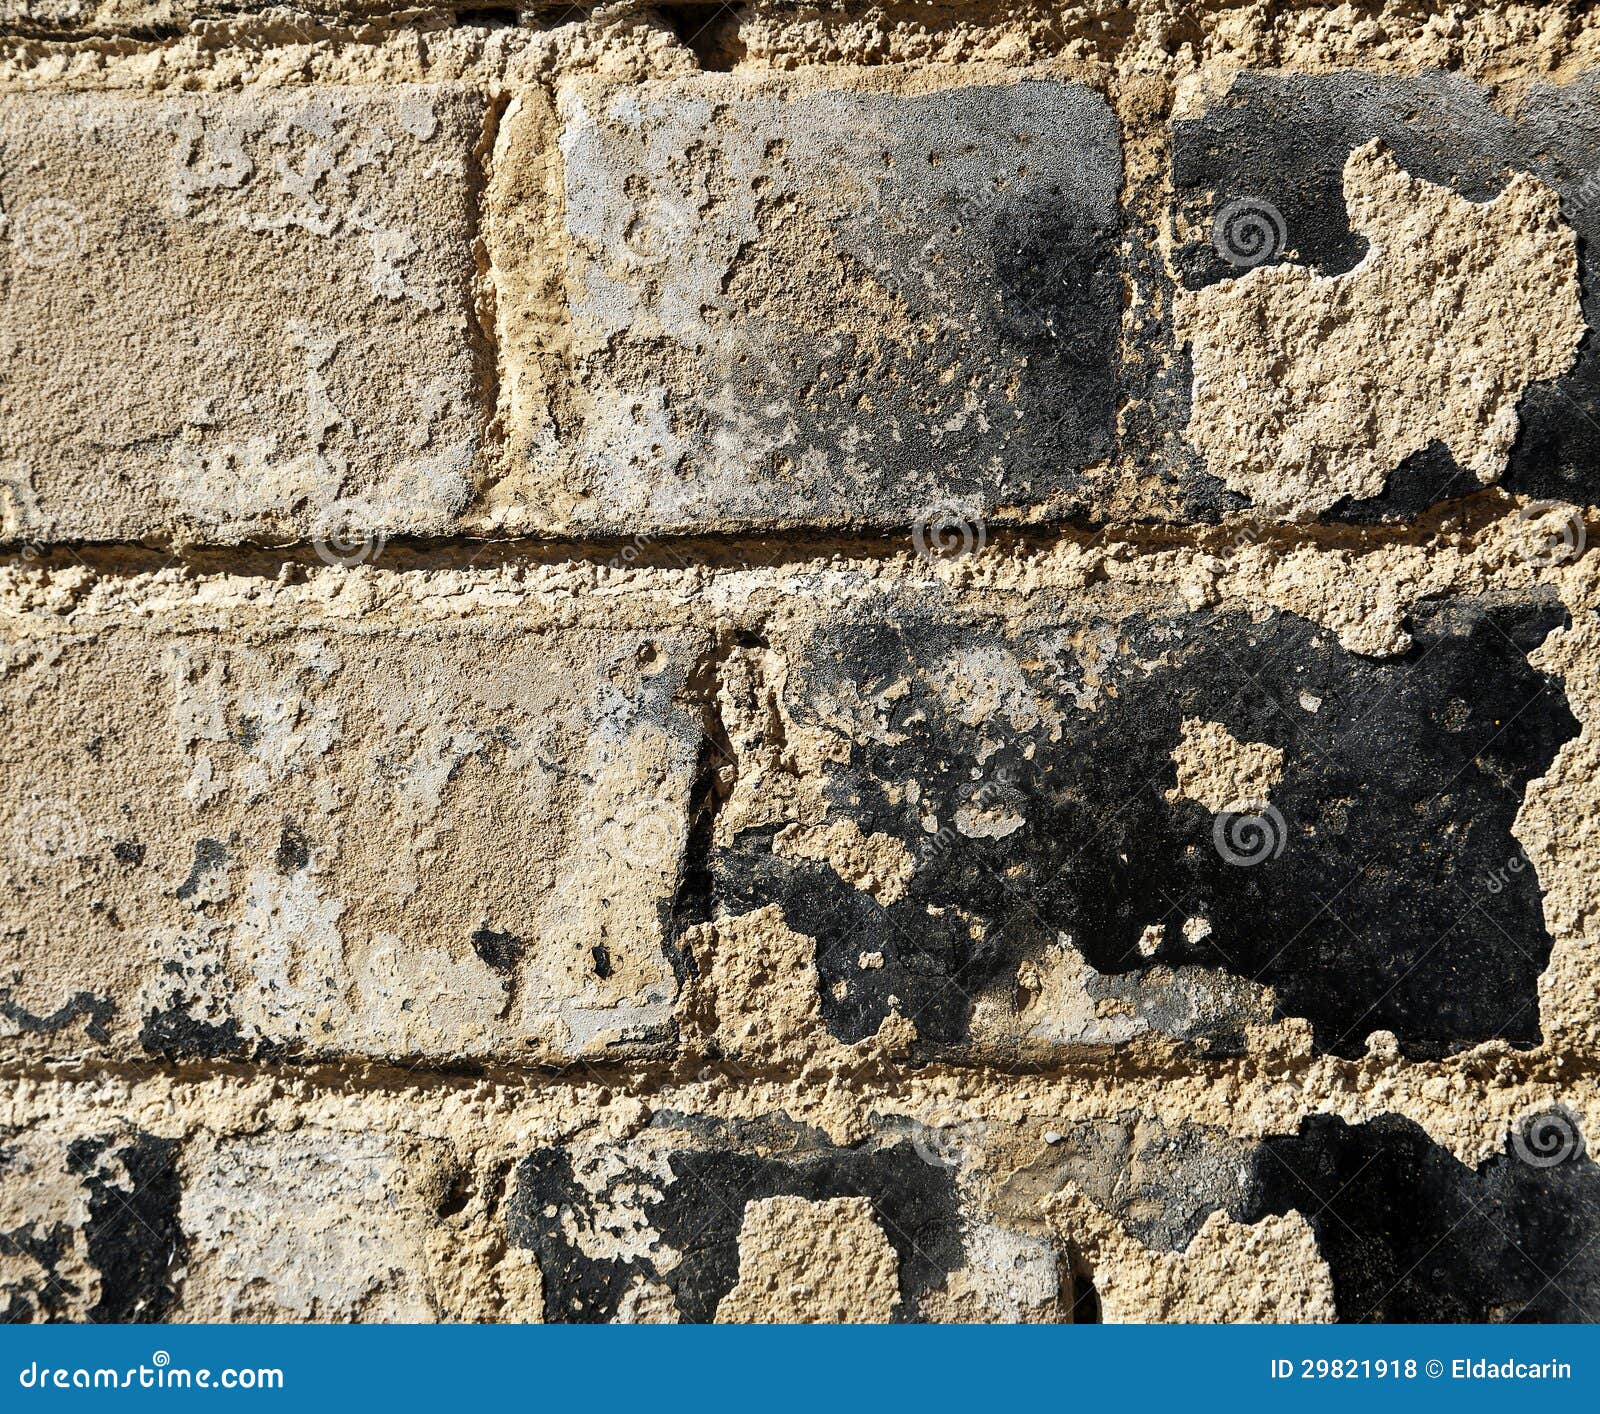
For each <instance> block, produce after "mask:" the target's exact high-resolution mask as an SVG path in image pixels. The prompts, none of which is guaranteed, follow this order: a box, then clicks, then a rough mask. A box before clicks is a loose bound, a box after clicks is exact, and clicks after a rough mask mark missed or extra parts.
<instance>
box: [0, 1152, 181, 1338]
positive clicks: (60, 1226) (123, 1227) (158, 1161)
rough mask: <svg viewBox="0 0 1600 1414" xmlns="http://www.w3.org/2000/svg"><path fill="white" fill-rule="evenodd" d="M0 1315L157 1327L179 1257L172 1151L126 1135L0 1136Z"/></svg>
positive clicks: (167, 1311) (170, 1305)
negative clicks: (0, 1144)
mask: <svg viewBox="0 0 1600 1414" xmlns="http://www.w3.org/2000/svg"><path fill="white" fill-rule="evenodd" d="M4 1139H5V1144H4V1150H3V1153H4V1161H3V1164H0V1309H3V1310H4V1312H5V1319H6V1321H7V1322H8V1323H14V1322H35V1321H40V1322H42V1321H50V1322H55V1321H63V1320H71V1321H92V1322H95V1323H97V1324H105V1323H122V1322H129V1321H141V1322H148V1321H161V1320H165V1319H166V1318H168V1317H169V1316H170V1315H172V1314H173V1311H174V1308H175V1303H176V1298H177V1284H178V1283H177V1276H176V1273H175V1271H174V1266H175V1265H176V1264H175V1263H174V1262H173V1258H174V1256H175V1255H176V1254H177V1253H178V1252H179V1251H180V1250H181V1248H182V1245H183V1239H182V1225H181V1221H180V1217H179V1212H178V1204H179V1201H180V1197H181V1184H180V1178H179V1173H178V1162H179V1156H180V1150H181V1147H182V1146H181V1145H180V1143H179V1142H178V1141H177V1140H174V1139H171V1138H164V1137H161V1136H158V1135H154V1134H149V1133H146V1132H145V1131H143V1130H141V1129H139V1128H137V1127H135V1126H131V1125H127V1124H116V1125H113V1126H111V1127H108V1128H106V1129H103V1130H100V1129H92V1130H79V1131H76V1132H74V1131H72V1130H71V1129H70V1126H69V1128H68V1132H65V1133H63V1132H62V1131H61V1130H60V1129H54V1130H52V1129H44V1130H38V1131H16V1132H4Z"/></svg>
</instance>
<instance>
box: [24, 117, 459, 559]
mask: <svg viewBox="0 0 1600 1414" xmlns="http://www.w3.org/2000/svg"><path fill="white" fill-rule="evenodd" d="M483 123H484V103H483V100H482V98H481V97H479V96H477V95H475V94H473V93H471V92H469V91H467V90H465V89H461V88H451V87H421V86H414V87H394V88H389V89H381V90H370V91H369V90H360V89H345V88H326V89H314V90H302V91H287V92H276V93H254V94H248V95H238V94H210V95H206V94H194V95H186V96H184V97H182V98H147V97H135V96H130V95H126V94H82V95H71V96H64V95H51V96H42V95H41V96H7V97H5V98H3V99H0V207H3V210H4V214H5V230H4V234H5V236H6V238H7V239H6V243H5V248H4V258H3V259H0V302H3V303H4V306H5V310H6V316H5V322H4V333H3V340H4V369H5V371H4V374H3V380H4V381H3V385H0V446H3V449H4V450H3V453H0V457H3V461H0V516H3V521H0V528H3V531H4V533H5V535H6V536H7V537H9V538H12V539H39V540H43V539H63V538H65V539H78V538H81V539H91V540H98V539H116V538H123V537H133V538H140V537H156V538H162V539H165V538H173V539H180V540H181V539H203V540H220V541H234V540H238V539H240V538H242V537H246V536H255V535H293V536H307V537H309V536H313V535H317V534H319V533H320V534H324V535H330V534H335V533H338V532H342V531H344V530H346V529H348V528H350V527H351V526H354V527H355V528H357V529H366V528H370V527H373V526H376V527H379V528H382V529H386V530H390V531H416V532H421V531H440V530H445V529H448V528H449V527H450V526H451V525H452V523H453V522H454V519H455V517H456V515H457V513H458V512H459V511H460V510H461V508H462V507H463V506H464V505H465V504H466V502H467V501H468V499H469V498H470V496H471V493H472V488H473V483H474V477H475V474H476V471H475V468H476V466H477V459H478V456H479V447H480V438H481V435H482V416H481V412H480V409H479V407H478V406H477V370H476V366H475V356H474V338H475V324H474V313H473V302H472V278H473V269H474V266H473V256H472V246H471V241H472V226H471V216H472V207H473V197H472V182H473V162H474V158H473V150H474V147H475V145H476V144H477V143H478V142H479V141H480V139H481V137H482V132H483Z"/></svg>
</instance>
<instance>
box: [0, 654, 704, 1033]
mask: <svg viewBox="0 0 1600 1414" xmlns="http://www.w3.org/2000/svg"><path fill="white" fill-rule="evenodd" d="M704 646H705V645H704V644H703V643H702V641H701V640H700V638H699V636H697V635H696V634H694V633H692V632H675V633H657V632H653V631H647V630H637V631H623V630H617V631H608V632H600V631H592V632H584V631H579V630H572V631H550V632H543V631H535V630H531V629H526V628H519V627H518V626H516V625H515V624H514V623H513V624H508V623H499V624H494V623H492V622H481V623H475V624H474V625H472V626H471V627H463V626H450V625H448V624H446V625H439V626H432V627H413V628H408V629H393V628H391V629H375V628H374V629H366V630H362V629H351V628H349V627H348V626H347V627H346V628H344V629H340V628H338V627H330V628H328V629H326V630H322V629H313V628H310V627H306V628H303V629H299V630H296V629H293V628H292V627H286V626H279V627H277V628H267V629H263V630H260V631H256V632H252V631H250V630H249V629H247V628H246V627H244V626H243V625H241V624H238V623H237V622H224V623H222V624H218V623H215V622H212V623H211V624H209V625H202V626H199V627H197V628H191V629H190V630H187V631H184V632H174V633H162V632H160V631H152V630H146V629H119V628H108V629H106V630H104V631H100V632H93V633H86V634H83V635H78V636H73V637H69V638H65V639H61V640H31V641H19V642H14V643H12V644H11V645H10V649H9V651H10V655H11V662H12V670H11V671H10V672H9V673H8V674H7V675H6V677H5V679H4V695H5V700H6V704H7V706H6V710H7V713H8V717H9V719H10V720H11V721H12V722H13V723H14V725H15V728H16V729H15V730H13V731H12V732H10V733H8V734H7V736H6V740H5V744H4V747H3V748H0V751H3V755H4V768H5V769H6V770H7V771H8V772H10V773H12V774H13V778H14V779H17V780H19V781H21V780H26V781H27V786H26V788H25V789H23V790H21V791H19V792H16V793H10V794H8V798H7V800H6V802H5V804H4V806H3V807H0V811H3V814H0V841H3V848H4V858H3V861H0V869H3V875H0V887H3V889H4V899H5V903H4V911H5V915H6V919H7V923H6V932H5V939H4V950H3V961H0V978H3V979H4V986H3V988H0V997H3V1000H0V1017H3V1022H0V1029H3V1033H4V1036H5V1038H6V1039H5V1041H4V1048H5V1050H6V1051H7V1052H8V1053H9V1054H10V1055H11V1056H12V1057H19V1056H26V1057H39V1056H53V1057H88V1056H98V1057H142V1058H153V1057H154V1058H161V1059H166V1060H180V1061H195V1060H199V1059H204V1058H216V1057H246V1056H257V1057H262V1058H269V1059H282V1058H286V1057H295V1056H305V1057H315V1056H356V1057H371V1058H377V1059H389V1060H411V1061H414V1060H419V1059H427V1060H429V1061H432V1062H435V1063H441V1062H442V1063H448V1062H451V1061H458V1060H462V1059H468V1058H479V1059H481V1058H485V1057H498V1058H506V1059H511V1060H524V1061H529V1062H540V1063H557V1064H559V1063H565V1062H571V1061H574V1060H578V1059H583V1058H596V1057H601V1056H613V1057H615V1056H629V1055H641V1054H660V1053H662V1052H663V1050H664V1049H665V1048H668V1047H669V1046H670V1044H671V1041H672V1037H673V1034H674V1020H673V1006H674V1002H675V1000H676V997H677V992H678V977H677V974H676V971H675V968H676V967H677V965H678V963H677V947H676V942H675V932H676V927H677V924H676V921H675V905H676V901H677V898H678V895H679V892H680V889H681V887H682V883H683V860H684V850H685V847H686V838H687V832H688V810H689V801H690V791H691V784H692V780H693V777H694V773H695V769H696V763H697V761H698V758H699V754H700V719H699V715H698V710H697V708H696V707H695V706H694V705H693V703H692V702H691V701H690V700H689V688H688V678H689V675H690V672H691V670H692V668H693V666H694V663H695V661H696V659H697V657H698V655H699V653H700V651H701V650H702V649H703V647H704ZM109 684H116V685H117V691H116V692H114V693H108V692H107V691H106V688H107V686H108V685H109Z"/></svg>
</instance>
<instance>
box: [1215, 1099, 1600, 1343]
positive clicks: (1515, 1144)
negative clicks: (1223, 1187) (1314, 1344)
mask: <svg viewBox="0 0 1600 1414" xmlns="http://www.w3.org/2000/svg"><path fill="white" fill-rule="evenodd" d="M1544 1122H1545V1123H1548V1124H1550V1125H1552V1126H1554V1127H1555V1128H1556V1129H1561V1128H1563V1127H1564V1128H1565V1131H1566V1133H1567V1134H1569V1135H1570V1136H1573V1137H1576V1136H1577V1130H1576V1127H1575V1126H1574V1125H1573V1123H1572V1121H1571V1119H1570V1117H1568V1116H1566V1115H1564V1114H1562V1113H1560V1112H1557V1113H1555V1114H1552V1115H1550V1116H1546V1117H1545V1121H1544ZM1525 1143H1526V1141H1519V1140H1518V1139H1517V1138H1513V1139H1512V1141H1511V1142H1510V1143H1509V1144H1508V1146H1507V1151H1506V1152H1505V1153H1504V1154H1500V1155H1497V1156H1496V1157H1494V1158H1491V1159H1490V1160H1489V1161H1488V1162H1487V1163H1485V1164H1483V1165H1482V1166H1481V1167H1480V1168H1477V1169H1472V1168H1469V1167H1468V1166H1467V1165H1465V1164H1463V1163H1462V1162H1461V1161H1460V1160H1459V1159H1457V1158H1456V1157H1455V1156H1454V1155H1452V1154H1451V1153H1450V1152H1449V1151H1448V1150H1446V1149H1443V1148H1441V1147H1440V1146H1439V1145H1437V1144H1435V1143H1434V1142H1433V1140H1432V1139H1430V1138H1429V1137H1428V1135H1427V1133H1426V1132H1425V1131H1424V1130H1423V1129H1421V1128H1420V1127H1419V1126H1418V1125H1416V1124H1414V1123H1412V1122H1411V1121H1410V1120H1408V1119H1404V1118H1402V1117H1400V1116H1399V1115H1392V1114H1391V1115H1382V1116H1380V1117H1378V1118H1377V1119H1374V1120H1372V1121H1370V1122H1369V1123H1366V1124H1358V1125H1349V1124H1346V1123H1345V1122H1344V1121H1343V1120H1342V1119H1339V1118H1337V1117H1335V1116H1332V1115H1315V1116H1313V1117H1312V1118H1310V1119H1307V1120H1306V1121H1305V1122H1304V1123H1303V1124H1302V1125H1301V1128H1300V1133H1299V1134H1298V1135H1292V1136H1287V1137H1276V1138H1272V1139H1268V1140H1266V1141H1264V1142H1263V1143H1262V1144H1261V1145H1260V1147H1259V1148H1258V1149H1257V1151H1256V1153H1255V1155H1254V1157H1253V1159H1252V1161H1251V1172H1250V1180H1249V1182H1250V1189H1249V1192H1248V1195H1247V1197H1246V1199H1245V1201H1244V1202H1243V1203H1242V1204H1241V1206H1240V1208H1239V1210H1238V1211H1237V1212H1236V1214H1235V1216H1236V1217H1238V1218H1240V1219H1241V1220H1243V1221H1246V1222H1256V1221H1259V1220H1260V1219H1261V1218H1263V1217H1265V1216H1267V1215H1269V1214H1282V1213H1288V1212H1290V1211H1296V1212H1299V1213H1301V1214H1302V1215H1304V1217H1305V1218H1306V1220H1307V1221H1308V1222H1309V1223H1310V1224H1311V1227H1312V1230H1313V1231H1314V1232H1315V1234H1316V1238H1317V1246H1318V1248H1319V1249H1320V1251H1321V1252H1322V1255H1323V1257H1324V1259H1325V1260H1326V1261H1327V1263H1328V1267H1329V1270H1330V1271H1331V1272H1332V1275H1333V1289H1334V1300H1335V1303H1336V1306H1337V1310H1338V1318H1339V1320H1340V1321H1347V1322H1378V1321H1402V1322H1450V1323H1462V1322H1473V1323H1485V1322H1494V1323H1502V1322H1530V1323H1541V1322H1557V1321H1594V1320H1597V1319H1600V1241H1597V1238H1600V1167H1597V1166H1596V1165H1595V1164H1594V1162H1593V1161H1592V1160H1591V1159H1589V1158H1587V1157H1586V1156H1584V1154H1583V1153H1582V1151H1581V1148H1577V1147H1573V1148H1572V1149H1571V1151H1570V1152H1565V1153H1564V1156H1562V1157H1556V1156H1557V1155H1562V1154H1563V1149H1555V1150H1551V1151H1543V1152H1541V1151H1540V1149H1539V1148H1538V1147H1537V1146H1535V1147H1534V1148H1531V1149H1530V1150H1529V1152H1530V1153H1531V1154H1532V1159H1533V1161H1530V1159H1529V1158H1528V1157H1524V1156H1523V1154H1522V1153H1521V1152H1519V1150H1520V1148H1521V1147H1524V1146H1525ZM1552 1159H1554V1160H1555V1161H1553V1162H1552V1161H1551V1160H1552Z"/></svg>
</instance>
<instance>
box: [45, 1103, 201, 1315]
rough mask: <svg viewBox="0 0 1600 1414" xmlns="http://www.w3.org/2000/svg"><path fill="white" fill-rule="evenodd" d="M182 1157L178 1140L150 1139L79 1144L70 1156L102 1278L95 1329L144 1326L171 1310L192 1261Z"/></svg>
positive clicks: (91, 1250)
mask: <svg viewBox="0 0 1600 1414" xmlns="http://www.w3.org/2000/svg"><path fill="white" fill-rule="evenodd" d="M177 1153H178V1143H177V1141H176V1140H173V1139H157V1138H155V1137H153V1136H151V1135H148V1134H139V1135H136V1136H134V1137H132V1138H129V1139H127V1140H125V1141H123V1140H117V1139H114V1138H104V1137H102V1138H96V1139H80V1140H78V1141H77V1142H76V1143H74V1144H72V1145H71V1146H70V1148H69V1149H68V1150H67V1162H68V1167H69V1169H70V1170H71V1171H72V1172H74V1173H76V1174H79V1175H80V1176H81V1177H82V1180H83V1185H84V1187H85V1188H86V1189H87V1190H88V1194H89V1219H88V1222H87V1224H86V1225H85V1228H84V1239H85V1242H86V1244H87V1247H88V1252H89V1261H90V1262H91V1263H92V1264H93V1265H94V1266H95V1267H96V1268H97V1269H98V1270H99V1272H100V1295H99V1299H98V1300H97V1301H96V1302H95V1304H94V1305H93V1306H92V1307H90V1309H89V1319H90V1320H91V1321H95V1322H114V1323H118V1324H127V1323H130V1322H132V1323H139V1324H144V1323H148V1322H155V1321H160V1320H162V1319H163V1318H164V1317H165V1316H166V1314H167V1313H168V1311H169V1310H170V1309H171V1307H172V1305H173V1302H174V1300H175V1299H176V1294H177V1293H176V1290H175V1287H174V1276H173V1273H174V1271H175V1270H176V1269H177V1268H179V1267H181V1266H182V1265H183V1256H184V1253H185V1245H184V1240H183V1231H182V1228H181V1226H180V1223H179V1219H178V1208H179V1202H180V1198H181V1194H180V1191H179V1184H178V1174H177V1167H176V1160H177Z"/></svg>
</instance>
